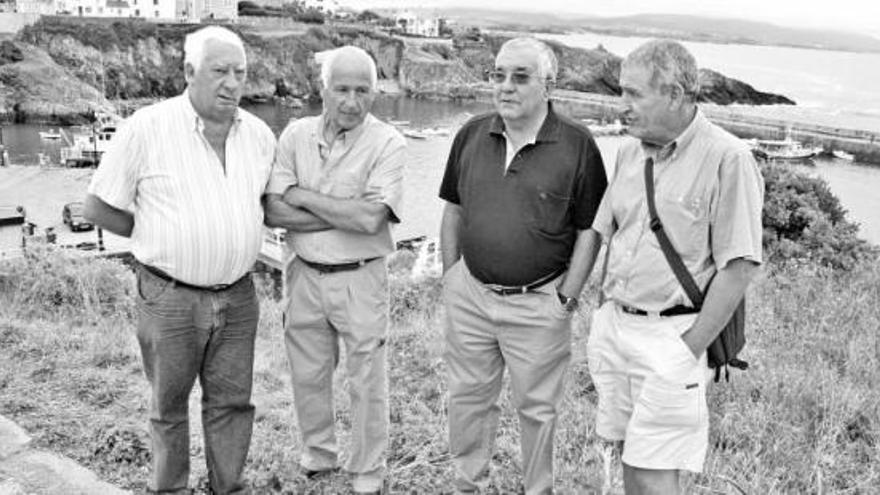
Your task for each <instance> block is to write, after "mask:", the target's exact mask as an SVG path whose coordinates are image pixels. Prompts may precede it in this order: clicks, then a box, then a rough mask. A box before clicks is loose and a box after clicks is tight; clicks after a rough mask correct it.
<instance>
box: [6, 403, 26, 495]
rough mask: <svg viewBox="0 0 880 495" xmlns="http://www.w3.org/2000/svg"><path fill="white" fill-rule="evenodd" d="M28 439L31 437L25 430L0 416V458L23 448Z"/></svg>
mask: <svg viewBox="0 0 880 495" xmlns="http://www.w3.org/2000/svg"><path fill="white" fill-rule="evenodd" d="M30 441H31V437H30V436H29V435H28V434H27V432H25V431H24V430H22V429H21V427H19V426H18V425H17V424H15V423H14V422H12V421H10V420H9V419H7V418H5V417H3V416H0V460H2V459H5V458H7V457H9V456H11V455H13V454H15V453H16V452H20V451H22V450H24V449H25V448H27V445H28V443H30ZM0 495H2V492H0Z"/></svg>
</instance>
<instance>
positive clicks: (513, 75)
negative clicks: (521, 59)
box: [487, 69, 534, 86]
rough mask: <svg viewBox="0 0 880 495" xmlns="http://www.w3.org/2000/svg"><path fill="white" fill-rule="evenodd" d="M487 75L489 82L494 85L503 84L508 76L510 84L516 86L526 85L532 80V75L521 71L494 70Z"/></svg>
mask: <svg viewBox="0 0 880 495" xmlns="http://www.w3.org/2000/svg"><path fill="white" fill-rule="evenodd" d="M487 75H488V76H489V80H490V81H492V82H493V83H495V84H503V83H504V81H507V77H508V76H510V80H511V82H513V84H516V85H517V86H524V85H526V84H528V83H529V81H531V80H532V77H534V76H533V75H532V73H530V72H526V71H523V70H517V71H513V72H504V71H503V70H499V69H495V70H491V71H489V72H488V74H487Z"/></svg>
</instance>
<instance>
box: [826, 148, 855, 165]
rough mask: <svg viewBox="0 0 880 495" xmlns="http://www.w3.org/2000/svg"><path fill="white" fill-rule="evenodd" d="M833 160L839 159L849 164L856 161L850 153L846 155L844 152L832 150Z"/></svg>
mask: <svg viewBox="0 0 880 495" xmlns="http://www.w3.org/2000/svg"><path fill="white" fill-rule="evenodd" d="M831 154H832V155H833V156H834V158H840V159H841V160H846V161H848V162H851V161H853V160H855V159H856V157H855V156H854V155H853V154H852V153H847V152H846V151H841V150H834V151H832V152H831Z"/></svg>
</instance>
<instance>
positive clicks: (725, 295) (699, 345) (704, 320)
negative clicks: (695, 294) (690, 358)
mask: <svg viewBox="0 0 880 495" xmlns="http://www.w3.org/2000/svg"><path fill="white" fill-rule="evenodd" d="M758 267H759V265H758V264H757V263H755V262H753V261H750V260H747V259H744V258H736V259H734V260H731V261H730V262H729V263H728V264H727V265H726V266H725V267H724V268H722V269H721V270H719V271H718V273H717V274H716V275H715V278H713V279H712V283H711V285H709V293H708V294H706V299H705V300H704V301H703V308H702V309H701V310H700V314H699V315H697V320H696V321H695V322H694V325H693V326H692V327H691V328H690V329H689V330H688V331H687V332H685V333H684V334H682V336H681V339H682V340H684V342H685V344H687V346H688V347H689V348H690V349H691V352H693V353H694V355H695V356H700V355H701V354H703V352H705V351H706V349H707V348H708V347H709V344H711V343H712V341H713V340H714V339H715V337H717V336H718V334H719V333H721V329H722V328H724V325H725V324H726V323H727V321H728V320H730V317H731V316H732V315H733V311H734V310H735V309H736V307H737V305H738V304H739V301H740V300H741V299H742V298H743V296H744V295H745V293H746V289H747V288H748V286H749V283H750V282H751V281H752V279H753V278H754V277H755V275H756V274H757V273H758V269H759V268H758Z"/></svg>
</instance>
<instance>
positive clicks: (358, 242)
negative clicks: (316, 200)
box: [267, 115, 406, 263]
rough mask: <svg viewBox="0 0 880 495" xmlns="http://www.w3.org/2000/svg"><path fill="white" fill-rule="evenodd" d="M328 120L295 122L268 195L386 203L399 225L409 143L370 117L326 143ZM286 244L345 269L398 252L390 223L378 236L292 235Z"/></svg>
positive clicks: (281, 143)
mask: <svg viewBox="0 0 880 495" xmlns="http://www.w3.org/2000/svg"><path fill="white" fill-rule="evenodd" d="M323 129H324V118H323V116H315V117H305V118H302V119H299V120H296V121H294V122H291V123H290V124H289V125H288V126H287V128H286V129H284V132H283V133H281V137H280V138H278V154H277V157H276V158H275V165H274V167H273V169H272V178H271V180H270V181H269V187H268V189H267V192H268V193H274V194H284V191H286V190H287V188H288V187H291V186H300V187H303V188H306V189H309V190H312V191H316V192H319V193H321V194H327V195H330V196H333V197H336V198H357V199H364V200H367V201H373V202H376V203H383V204H385V205H386V206H388V208H390V209H391V214H392V215H391V218H392V221H395V222H397V221H399V219H400V212H401V210H400V206H401V203H402V199H403V167H404V163H405V158H406V157H405V155H406V153H405V151H406V141H405V140H404V139H403V136H401V135H400V133H399V132H397V130H396V129H395V128H394V127H392V126H390V125H388V124H386V123H384V122H382V121H380V120H379V119H377V118H375V117H373V116H372V115H367V117H366V119H364V122H363V123H362V124H361V125H359V126H357V127H355V128H354V129H351V130H349V131H347V132H343V133H341V134H340V135H338V136H337V137H336V140H335V141H334V142H333V146H329V145H328V144H327V143H326V142H325V141H324V138H323V134H324V133H323ZM287 243H288V245H289V246H290V248H291V249H292V250H293V252H294V253H296V255H297V256H301V257H303V258H304V259H307V260H309V261H315V262H318V263H346V262H351V261H358V260H362V259H366V258H373V257H376V256H385V255H386V254H388V253H390V252H392V251H393V250H394V242H393V241H392V238H391V228H390V226H389V225H388V223H385V226H384V227H383V228H382V229H380V230H379V232H378V233H376V234H372V235H371V234H362V233H358V232H349V231H345V230H340V229H331V230H324V231H320V232H291V233H290V234H289V235H288V236H287Z"/></svg>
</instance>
